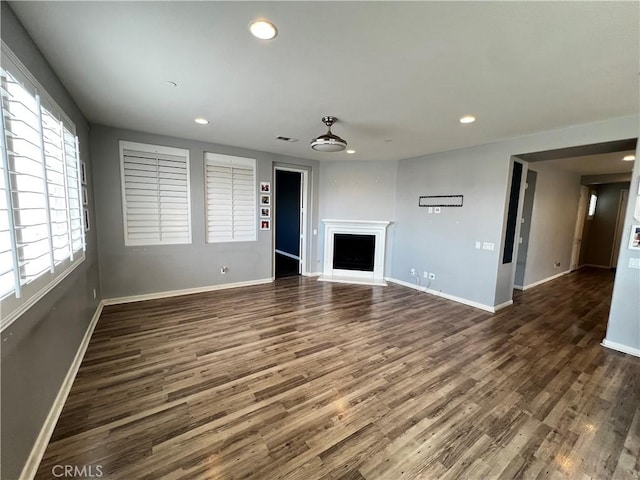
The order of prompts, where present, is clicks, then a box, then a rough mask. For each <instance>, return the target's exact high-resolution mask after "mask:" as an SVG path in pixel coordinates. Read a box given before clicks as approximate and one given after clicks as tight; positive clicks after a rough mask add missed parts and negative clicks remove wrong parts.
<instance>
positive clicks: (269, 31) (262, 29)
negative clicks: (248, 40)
mask: <svg viewBox="0 0 640 480" xmlns="http://www.w3.org/2000/svg"><path fill="white" fill-rule="evenodd" d="M249 31H250V32H251V35H253V36H254V37H256V38H259V39H260V40H272V39H274V38H276V35H278V29H277V28H276V26H275V25H274V24H273V23H271V22H270V21H269V20H265V19H263V18H259V19H258V20H254V21H252V22H251V23H250V24H249Z"/></svg>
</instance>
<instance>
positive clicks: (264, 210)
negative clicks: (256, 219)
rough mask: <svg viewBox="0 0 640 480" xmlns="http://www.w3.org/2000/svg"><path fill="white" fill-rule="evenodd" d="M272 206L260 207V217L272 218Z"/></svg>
mask: <svg viewBox="0 0 640 480" xmlns="http://www.w3.org/2000/svg"><path fill="white" fill-rule="evenodd" d="M270 217H271V207H260V218H270Z"/></svg>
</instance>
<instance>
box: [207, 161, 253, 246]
mask: <svg viewBox="0 0 640 480" xmlns="http://www.w3.org/2000/svg"><path fill="white" fill-rule="evenodd" d="M204 164H205V165H204V168H205V178H206V196H207V242H209V243H215V242H242V241H254V240H255V239H256V161H255V159H253V158H243V157H232V156H230V155H220V154H217V153H209V152H206V153H205V162H204Z"/></svg>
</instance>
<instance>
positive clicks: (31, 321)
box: [1, 2, 101, 479]
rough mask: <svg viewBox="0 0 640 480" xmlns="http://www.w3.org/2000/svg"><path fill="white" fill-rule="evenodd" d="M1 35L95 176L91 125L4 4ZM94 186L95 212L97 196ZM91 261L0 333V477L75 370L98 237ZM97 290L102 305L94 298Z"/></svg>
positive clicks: (12, 467) (18, 462)
mask: <svg viewBox="0 0 640 480" xmlns="http://www.w3.org/2000/svg"><path fill="white" fill-rule="evenodd" d="M1 8H2V12H1V13H2V24H1V36H2V40H4V41H5V42H6V44H7V45H8V46H9V48H10V49H11V50H12V51H13V52H14V53H15V54H16V55H17V56H18V58H19V59H20V60H21V61H22V63H23V64H24V65H25V66H26V67H27V68H28V69H29V71H30V72H31V73H32V74H33V75H34V76H35V77H36V78H37V79H38V81H39V82H40V83H41V84H42V85H43V86H44V87H45V89H46V90H47V92H48V93H49V94H50V95H51V96H52V97H53V98H54V100H55V101H56V102H57V103H58V105H60V107H61V108H62V109H63V110H64V111H65V113H66V114H67V115H68V116H69V117H70V118H71V120H72V121H73V122H74V123H75V125H76V128H77V133H78V137H79V141H80V156H81V159H82V161H84V162H85V164H86V166H87V169H88V175H89V181H91V179H92V178H93V175H92V173H93V172H92V169H91V159H90V156H89V130H88V125H87V121H86V119H85V118H84V116H83V114H82V112H81V111H80V110H79V109H78V107H77V106H76V104H75V103H74V101H73V99H72V98H71V97H70V96H69V94H68V93H67V91H66V90H65V88H64V86H63V85H62V84H61V83H60V81H59V80H58V78H57V77H56V75H55V73H54V71H53V70H52V69H51V67H50V66H49V64H48V63H47V61H46V59H45V58H44V57H43V56H42V54H41V53H40V51H39V50H38V48H37V47H36V45H35V44H34V43H33V41H32V40H31V38H30V37H29V35H28V34H27V33H26V31H25V30H24V29H23V27H22V25H21V24H20V22H19V20H18V19H17V18H16V16H15V15H14V13H13V12H12V11H11V9H10V7H8V5H7V3H6V2H2V6H1ZM88 187H89V201H90V214H91V217H92V218H95V214H94V211H93V198H92V197H93V192H92V189H91V185H89V186H88ZM86 257H87V258H86V260H85V261H84V262H83V263H82V264H81V265H80V266H79V267H78V268H76V269H75V270H74V271H73V272H72V273H71V274H70V275H69V276H68V277H67V278H66V279H64V280H63V281H62V282H61V283H60V284H58V286H56V287H55V288H54V289H53V290H52V291H51V292H49V293H48V294H47V295H46V296H45V297H44V298H43V299H42V300H40V301H39V302H38V303H37V304H36V305H34V306H33V307H31V309H29V310H28V311H27V312H26V313H25V314H23V315H22V316H21V317H19V318H18V319H17V320H16V321H15V322H14V323H13V324H12V325H11V326H10V327H8V328H7V329H6V330H4V331H3V332H2V366H1V370H2V383H1V390H2V397H1V399H2V460H1V463H2V478H6V479H13V478H17V477H18V475H19V474H20V471H21V470H22V468H23V466H24V463H25V461H26V460H27V457H28V455H29V453H30V451H31V449H32V447H33V443H34V441H35V440H36V437H37V435H38V433H39V432H40V429H41V428H42V425H43V424H44V421H45V419H46V417H47V415H48V414H49V411H50V409H51V407H52V404H53V401H54V399H55V397H56V395H57V393H58V390H59V389H60V386H61V385H62V382H63V380H64V377H65V375H66V374H67V371H68V370H69V367H70V366H71V363H72V361H73V358H74V357H75V355H76V352H77V350H78V347H79V345H80V343H81V341H82V338H83V336H84V334H85V332H86V330H87V327H88V325H89V322H90V321H91V318H92V317H93V314H94V312H95V310H96V308H97V304H98V301H99V299H100V296H101V293H100V285H99V271H98V255H97V242H96V231H95V229H92V230H91V231H90V232H88V235H87V252H86ZM94 289H95V290H96V295H97V299H94V298H93V290H94Z"/></svg>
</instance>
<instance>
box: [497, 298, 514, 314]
mask: <svg viewBox="0 0 640 480" xmlns="http://www.w3.org/2000/svg"><path fill="white" fill-rule="evenodd" d="M511 305H513V300H509V301H508V302H504V303H501V304H500V305H496V306H494V307H493V311H494V312H497V311H498V310H502V309H503V308H507V307H510V306H511Z"/></svg>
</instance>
